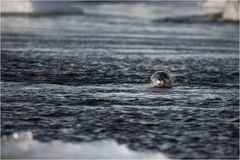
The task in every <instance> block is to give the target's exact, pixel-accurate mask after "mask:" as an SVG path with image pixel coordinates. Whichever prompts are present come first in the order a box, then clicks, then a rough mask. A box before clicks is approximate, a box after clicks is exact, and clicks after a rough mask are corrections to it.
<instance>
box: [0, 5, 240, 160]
mask: <svg viewBox="0 0 240 160" xmlns="http://www.w3.org/2000/svg"><path fill="white" fill-rule="evenodd" d="M80 5H81V6H82V7H83V14H81V15H57V16H56V15H54V16H52V15H51V16H50V15H49V16H47V15H43V16H24V15H20V16H19V15H17V16H2V17H1V134H2V135H9V134H12V133H16V132H20V131H31V132H32V134H33V136H34V138H35V139H37V140H39V141H43V142H49V141H53V140H61V141H64V142H73V143H75V142H89V143H91V142H92V141H97V140H106V139H113V140H115V141H117V142H118V143H119V144H125V145H127V146H128V148H129V149H131V150H133V151H138V152H143V151H151V152H154V153H159V152H160V153H163V154H165V155H167V156H168V157H170V158H190V159H193V158H214V159H220V158H228V159H230V158H234V159H238V158H239V25H238V24H236V23H231V22H224V21H222V20H214V19H211V18H209V17H207V16H206V15H205V14H204V13H203V11H202V8H201V5H202V4H201V3H199V2H197V3H195V2H183V1H182V2H162V3H160V2H154V3H153V2H152V3H150V2H148V3H128V2H122V3H83V4H80ZM157 70H165V71H168V72H169V73H170V75H172V77H173V78H174V85H173V87H172V88H165V89H154V88H151V86H150V77H151V74H152V73H153V72H154V71H157ZM3 147H4V146H3Z"/></svg>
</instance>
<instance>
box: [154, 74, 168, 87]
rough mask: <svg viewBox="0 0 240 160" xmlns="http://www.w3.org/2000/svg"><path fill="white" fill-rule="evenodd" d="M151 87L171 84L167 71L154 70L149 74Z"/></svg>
mask: <svg viewBox="0 0 240 160" xmlns="http://www.w3.org/2000/svg"><path fill="white" fill-rule="evenodd" d="M151 81H152V87H156V88H168V87H171V86H172V79H171V77H170V75H169V74H168V73H167V72H164V71H156V72H154V73H153V74H152V76H151Z"/></svg>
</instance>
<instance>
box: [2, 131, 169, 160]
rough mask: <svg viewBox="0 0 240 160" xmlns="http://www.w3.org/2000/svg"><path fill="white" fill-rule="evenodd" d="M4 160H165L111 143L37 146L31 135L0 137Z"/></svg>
mask: <svg viewBox="0 0 240 160" xmlns="http://www.w3.org/2000/svg"><path fill="white" fill-rule="evenodd" d="M1 146H2V150H1V151H2V152H1V153H2V154H1V158H3V159H9V158H10V159H12V158H14V159H19V158H20V159H35V158H43V159H45V158H57V159H58V158H61V159H62V158H71V159H72V158H74V159H75V158H81V159H89V158H90V159H109V158H110V159H113V158H119V159H120V158H121V159H122V158H124V159H126V158H127V159H161V160H167V159H168V158H167V157H166V156H165V155H163V154H161V153H155V154H153V153H144V152H134V151H131V150H129V149H128V148H127V146H126V145H120V144H118V143H117V142H115V141H113V140H104V141H95V142H89V143H86V142H85V143H67V142H62V141H58V140H55V141H52V142H48V143H47V142H40V141H38V140H36V139H34V138H33V134H32V132H30V131H27V132H18V133H13V134H12V135H10V136H6V135H4V136H2V141H1Z"/></svg>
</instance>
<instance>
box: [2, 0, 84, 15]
mask: <svg viewBox="0 0 240 160" xmlns="http://www.w3.org/2000/svg"><path fill="white" fill-rule="evenodd" d="M1 13H4V14H23V13H24V14H61V13H66V14H69V13H82V10H81V9H80V8H78V7H76V6H74V5H71V3H68V2H67V1H34V0H25V1H2V2H1Z"/></svg>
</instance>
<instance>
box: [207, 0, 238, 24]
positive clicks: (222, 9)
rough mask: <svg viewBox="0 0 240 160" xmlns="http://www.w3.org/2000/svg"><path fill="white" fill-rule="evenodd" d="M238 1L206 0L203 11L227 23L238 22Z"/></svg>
mask: <svg viewBox="0 0 240 160" xmlns="http://www.w3.org/2000/svg"><path fill="white" fill-rule="evenodd" d="M238 3H239V1H238V0H207V1H206V2H205V3H204V5H203V9H204V11H205V12H206V13H207V14H208V15H211V16H218V17H221V18H223V19H225V20H229V21H239V20H240V17H239V11H240V6H239V4H238Z"/></svg>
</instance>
